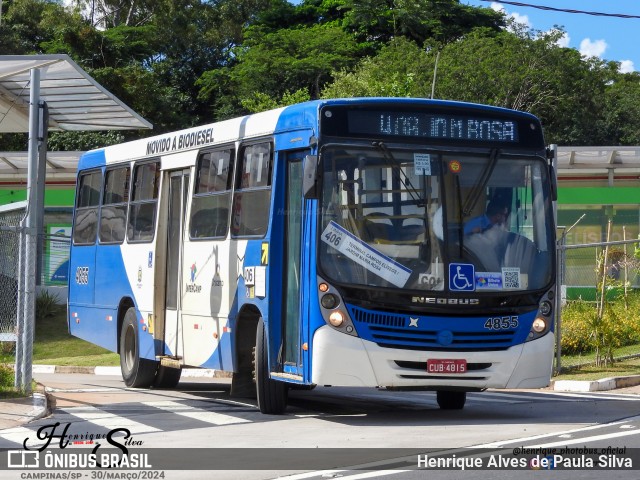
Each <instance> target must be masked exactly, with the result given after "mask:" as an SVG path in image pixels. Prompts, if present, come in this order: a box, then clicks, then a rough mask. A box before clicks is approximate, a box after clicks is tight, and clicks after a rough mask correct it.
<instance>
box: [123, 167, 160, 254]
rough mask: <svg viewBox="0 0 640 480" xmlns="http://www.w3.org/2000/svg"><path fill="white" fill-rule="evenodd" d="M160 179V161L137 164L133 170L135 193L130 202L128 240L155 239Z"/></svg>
mask: <svg viewBox="0 0 640 480" xmlns="http://www.w3.org/2000/svg"><path fill="white" fill-rule="evenodd" d="M159 181H160V162H159V161H155V162H149V163H142V164H140V165H136V166H135V168H134V170H133V185H132V188H133V193H132V199H131V202H130V203H129V225H128V226H127V241H129V242H150V241H152V240H153V233H154V231H155V228H154V227H155V222H156V210H157V205H158V183H159Z"/></svg>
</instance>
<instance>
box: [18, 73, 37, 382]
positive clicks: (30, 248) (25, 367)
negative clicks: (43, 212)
mask: <svg viewBox="0 0 640 480" xmlns="http://www.w3.org/2000/svg"><path fill="white" fill-rule="evenodd" d="M39 107H40V70H38V69H37V68H33V69H31V91H30V96H29V149H28V153H29V155H28V156H29V165H28V169H27V172H28V178H27V202H28V204H27V222H26V227H27V230H26V239H27V242H26V243H27V245H26V255H25V268H24V276H25V277H24V278H25V295H24V300H25V301H24V336H23V339H22V345H23V358H22V388H23V390H24V391H25V392H27V393H30V392H31V379H32V371H31V369H32V365H33V334H34V330H35V324H36V322H35V306H36V260H37V259H36V254H37V241H36V239H37V233H38V232H37V231H36V222H37V208H36V205H35V201H36V198H37V193H36V190H37V189H36V184H37V180H38V133H39V132H38V126H39V119H38V117H39V113H40V108H39Z"/></svg>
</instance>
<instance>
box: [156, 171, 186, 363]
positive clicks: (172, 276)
mask: <svg viewBox="0 0 640 480" xmlns="http://www.w3.org/2000/svg"><path fill="white" fill-rule="evenodd" d="M168 180H169V189H168V192H167V193H168V196H167V198H168V200H169V201H168V202H167V204H168V205H167V207H168V209H169V210H168V212H167V230H166V232H167V233H166V234H167V239H166V245H167V254H166V273H165V275H166V278H165V336H164V338H165V342H164V343H165V351H164V352H162V354H163V355H172V356H174V357H182V356H183V345H182V318H181V308H182V305H181V300H182V294H181V293H182V291H183V290H182V289H183V278H182V274H181V272H182V270H183V269H182V263H183V239H184V230H185V218H186V205H187V198H188V190H189V170H188V169H186V170H176V171H172V172H168ZM167 348H168V349H169V351H166V349H167Z"/></svg>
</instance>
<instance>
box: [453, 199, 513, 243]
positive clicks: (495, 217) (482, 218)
mask: <svg viewBox="0 0 640 480" xmlns="http://www.w3.org/2000/svg"><path fill="white" fill-rule="evenodd" d="M507 217H509V207H508V205H507V204H506V202H504V201H502V200H500V199H494V200H491V201H490V202H489V205H487V210H486V213H484V214H482V215H479V216H477V217H474V218H472V219H471V220H469V221H468V222H467V223H465V225H464V234H465V235H471V234H472V233H482V232H484V231H486V230H488V229H490V228H492V227H494V226H496V225H499V226H501V225H503V224H504V223H505V222H506V221H507Z"/></svg>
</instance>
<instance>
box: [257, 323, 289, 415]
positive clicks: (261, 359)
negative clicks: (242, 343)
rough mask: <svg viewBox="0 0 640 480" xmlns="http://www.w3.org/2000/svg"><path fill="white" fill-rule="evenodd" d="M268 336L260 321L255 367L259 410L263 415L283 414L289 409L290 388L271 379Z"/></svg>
mask: <svg viewBox="0 0 640 480" xmlns="http://www.w3.org/2000/svg"><path fill="white" fill-rule="evenodd" d="M267 355H268V346H267V335H266V332H265V326H264V322H263V321H262V319H260V320H259V321H258V327H257V331H256V348H255V349H254V365H255V376H256V393H257V397H258V408H259V409H260V411H261V412H262V413H269V414H275V415H278V414H281V413H282V412H284V410H285V409H286V408H287V397H288V388H287V385H286V384H285V383H284V382H278V381H276V380H272V379H271V378H269V358H268V356H267Z"/></svg>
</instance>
